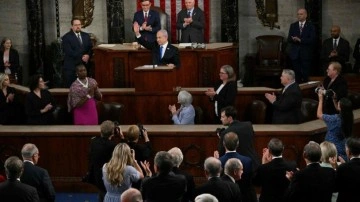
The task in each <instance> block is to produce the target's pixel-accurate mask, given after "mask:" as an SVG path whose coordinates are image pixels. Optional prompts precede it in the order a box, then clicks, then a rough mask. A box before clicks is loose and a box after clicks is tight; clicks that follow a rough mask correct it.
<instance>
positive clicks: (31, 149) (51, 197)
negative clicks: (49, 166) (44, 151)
mask: <svg viewBox="0 0 360 202" xmlns="http://www.w3.org/2000/svg"><path fill="white" fill-rule="evenodd" d="M21 155H22V158H23V160H24V171H23V174H22V176H21V177H20V181H21V182H22V183H25V184H28V185H30V186H33V187H35V188H36V190H37V192H38V194H39V198H40V201H41V202H45V201H46V202H52V201H55V190H54V187H53V185H52V182H51V179H50V176H49V173H48V171H47V170H45V169H43V168H40V167H38V166H36V164H37V162H38V160H39V158H40V153H39V149H38V148H37V147H36V146H35V145H34V144H31V143H27V144H25V145H24V146H23V148H22V149H21Z"/></svg>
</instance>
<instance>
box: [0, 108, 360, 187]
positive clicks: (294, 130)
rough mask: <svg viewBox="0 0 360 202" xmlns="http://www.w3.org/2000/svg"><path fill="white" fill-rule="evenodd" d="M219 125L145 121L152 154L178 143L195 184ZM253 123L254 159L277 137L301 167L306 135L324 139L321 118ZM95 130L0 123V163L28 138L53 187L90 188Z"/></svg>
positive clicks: (358, 117) (358, 123)
mask: <svg viewBox="0 0 360 202" xmlns="http://www.w3.org/2000/svg"><path fill="white" fill-rule="evenodd" d="M354 118H355V125H354V134H359V131H360V130H359V129H360V109H358V110H355V111H354ZM218 127H220V125H145V128H146V129H147V130H148V132H149V138H150V142H151V144H152V146H153V150H154V154H155V152H157V151H162V150H163V151H167V150H169V149H170V148H172V147H175V146H176V147H179V148H180V149H181V150H182V151H183V153H184V161H183V163H182V167H181V168H182V169H184V170H186V171H188V172H190V173H191V174H192V175H194V179H195V181H196V183H197V184H200V183H202V182H203V181H205V180H206V179H205V177H204V172H203V166H202V165H203V162H204V159H205V158H207V157H209V156H212V155H213V151H214V150H216V146H217V143H218V141H219V140H218V138H217V136H216V135H215V132H214V131H215V129H216V128H218ZM253 127H254V131H255V138H254V144H255V149H256V151H257V153H258V155H259V158H260V157H261V154H262V148H264V147H266V146H267V143H268V141H269V140H270V139H271V138H273V137H276V138H279V139H281V140H282V141H283V143H284V145H285V151H284V155H283V156H284V158H286V159H289V160H295V161H297V163H298V165H299V166H300V167H304V166H305V163H304V161H303V158H302V150H303V147H304V145H305V144H306V143H308V142H309V141H310V140H314V141H317V142H321V141H323V138H324V133H325V132H326V126H325V123H324V122H323V121H321V120H316V121H311V122H307V123H303V124H298V125H254V126H253ZM121 128H122V130H123V131H124V132H126V131H127V129H128V128H129V125H121ZM99 132H100V127H99V126H73V125H65V126H1V127H0V164H1V163H4V161H5V159H6V158H7V157H9V156H11V155H19V154H20V153H19V152H20V150H21V148H22V146H23V145H24V144H25V143H28V142H31V143H34V144H36V145H37V147H38V148H39V150H40V153H41V158H40V160H39V166H41V167H44V168H46V169H47V170H48V171H49V174H50V176H51V178H52V180H53V183H54V186H55V190H56V191H57V192H74V191H75V192H82V191H84V192H95V191H96V190H95V189H94V187H92V186H90V185H88V184H85V183H82V182H81V177H82V176H83V175H84V174H85V173H86V171H87V166H88V164H87V160H88V158H87V155H88V151H89V144H90V138H91V137H93V136H96V135H99ZM114 141H118V139H117V140H114ZM151 164H153V162H152V161H151Z"/></svg>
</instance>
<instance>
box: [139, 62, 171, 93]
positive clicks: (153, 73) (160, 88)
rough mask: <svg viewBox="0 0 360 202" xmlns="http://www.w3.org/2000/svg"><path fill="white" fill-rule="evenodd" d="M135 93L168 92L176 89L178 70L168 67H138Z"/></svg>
mask: <svg viewBox="0 0 360 202" xmlns="http://www.w3.org/2000/svg"><path fill="white" fill-rule="evenodd" d="M134 71H135V76H134V78H135V81H136V82H135V92H166V91H173V89H174V88H175V87H176V72H175V71H176V70H175V68H174V67H168V66H156V67H155V66H152V65H145V66H140V67H136V68H135V69H134Z"/></svg>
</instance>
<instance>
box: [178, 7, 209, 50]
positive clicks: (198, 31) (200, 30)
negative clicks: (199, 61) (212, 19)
mask: <svg viewBox="0 0 360 202" xmlns="http://www.w3.org/2000/svg"><path fill="white" fill-rule="evenodd" d="M184 18H187V10H186V9H183V10H181V11H180V12H179V13H178V17H177V23H176V28H177V29H180V30H181V43H189V42H197V43H204V27H205V17H204V12H203V11H202V10H201V9H200V8H198V7H194V10H193V13H192V19H193V22H192V23H191V24H189V25H188V26H186V27H185V28H184V26H183V24H184Z"/></svg>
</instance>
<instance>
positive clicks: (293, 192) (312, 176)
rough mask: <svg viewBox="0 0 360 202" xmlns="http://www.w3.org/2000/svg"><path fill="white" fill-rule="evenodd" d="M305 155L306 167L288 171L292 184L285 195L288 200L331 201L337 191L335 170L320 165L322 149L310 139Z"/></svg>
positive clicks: (293, 201)
mask: <svg viewBox="0 0 360 202" xmlns="http://www.w3.org/2000/svg"><path fill="white" fill-rule="evenodd" d="M303 156H304V159H305V162H306V165H307V166H306V167H305V168H304V169H303V170H300V171H298V172H295V173H294V172H287V173H286V177H287V178H288V179H289V180H290V185H289V188H288V191H287V193H286V196H285V201H288V202H300V201H301V202H303V201H311V202H318V201H329V202H330V201H331V197H332V193H333V192H334V191H335V171H334V169H332V168H325V167H321V166H320V158H321V149H320V145H319V144H318V143H316V142H313V141H310V142H309V143H308V144H306V145H305V147H304V152H303Z"/></svg>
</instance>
